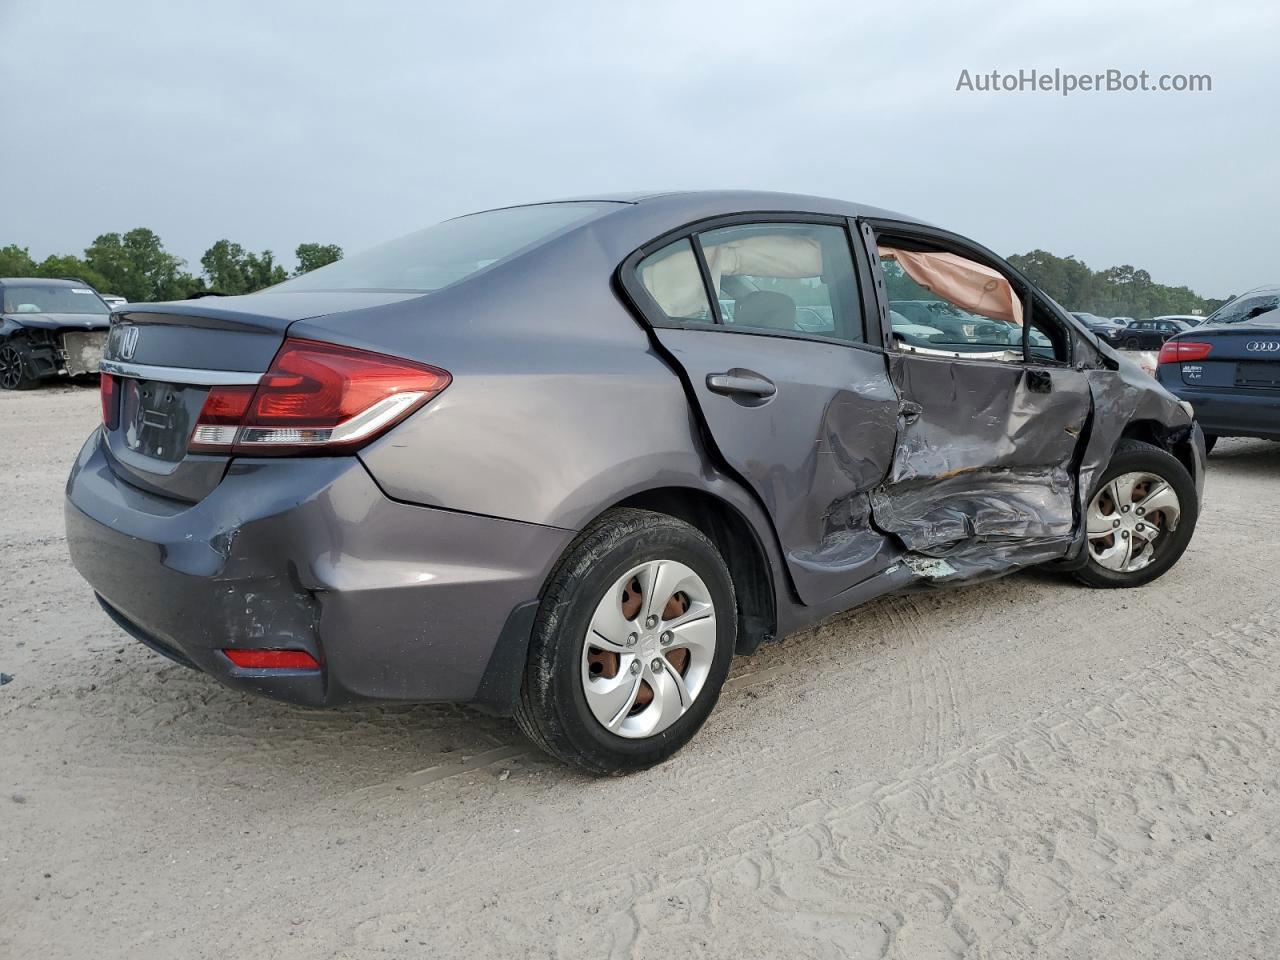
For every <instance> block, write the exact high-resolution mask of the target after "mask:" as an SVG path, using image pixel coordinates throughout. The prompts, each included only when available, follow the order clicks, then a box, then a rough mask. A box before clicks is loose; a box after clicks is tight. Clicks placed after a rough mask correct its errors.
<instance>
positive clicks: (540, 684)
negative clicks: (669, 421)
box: [515, 509, 737, 774]
mask: <svg viewBox="0 0 1280 960" xmlns="http://www.w3.org/2000/svg"><path fill="white" fill-rule="evenodd" d="M736 640H737V604H736V599H735V596H734V590H733V582H732V580H731V579H730V577H729V571H728V568H727V567H726V566H725V563H724V560H723V558H721V556H720V553H719V551H717V550H716V548H715V545H714V544H712V542H711V541H710V540H708V539H707V538H706V537H705V536H704V535H703V534H702V533H701V532H700V531H698V530H696V529H695V528H694V527H691V526H690V525H689V524H687V523H684V522H683V521H680V520H677V519H675V518H674V517H669V516H666V515H664V514H659V513H653V512H650V511H647V510H633V509H618V510H611V511H609V512H608V513H607V514H605V515H604V516H603V517H601V518H600V519H599V520H597V521H596V522H594V523H593V524H591V525H590V526H589V527H587V528H586V529H585V530H583V531H582V533H581V534H579V535H578V538H577V539H576V540H575V541H574V542H573V543H572V544H571V545H570V546H569V548H568V550H566V551H565V555H564V556H563V557H562V558H561V560H560V562H559V563H558V564H557V565H556V568H555V570H554V571H553V572H552V574H551V577H550V579H549V580H548V583H547V586H546V589H545V590H544V591H543V595H542V602H541V605H540V607H539V609H538V615H537V618H536V620H535V621H534V627H533V635H532V637H531V638H530V644H529V659H528V663H527V665H526V668H525V675H524V682H523V684H522V686H521V690H520V698H519V701H518V702H517V705H516V712H515V716H516V721H517V722H518V723H519V725H520V728H521V729H522V730H523V731H524V732H525V734H526V735H528V737H529V738H530V739H531V740H533V742H534V743H536V744H537V745H538V746H540V747H542V749H544V750H546V751H547V752H548V753H550V754H551V755H553V756H555V757H557V758H559V759H560V760H563V761H564V762H566V763H570V764H573V765H575V766H579V767H582V768H583V769H586V770H588V771H590V772H592V773H596V774H624V773H630V772H633V771H636V770H643V769H645V768H647V767H651V766H653V765H654V764H656V763H660V762H662V761H663V760H665V759H667V758H668V757H670V756H671V755H672V754H674V753H675V752H676V751H677V750H679V749H680V748H681V747H683V746H684V745H685V744H686V743H688V742H689V740H690V739H692V737H693V735H694V734H695V733H697V732H698V729H699V728H700V727H701V726H702V724H703V722H704V721H705V720H706V719H707V716H708V715H709V714H710V713H711V710H712V708H713V707H715V704H716V700H717V699H718V698H719V696H720V688H721V687H722V686H723V684H724V681H725V678H726V677H727V676H728V673H729V663H730V661H731V660H732V658H733V650H734V645H735V643H736Z"/></svg>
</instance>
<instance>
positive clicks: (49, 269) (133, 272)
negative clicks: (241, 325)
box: [0, 227, 342, 303]
mask: <svg viewBox="0 0 1280 960" xmlns="http://www.w3.org/2000/svg"><path fill="white" fill-rule="evenodd" d="M294 256H295V257H296V258H297V261H298V266H297V269H295V270H294V271H293V273H292V274H291V273H290V272H289V271H288V270H287V269H286V268H285V266H284V265H283V264H281V263H278V262H276V259H275V254H273V253H272V252H271V251H270V250H263V251H262V252H261V253H254V252H252V251H250V250H246V249H245V248H244V247H243V246H241V245H240V244H238V243H234V242H232V241H230V240H219V241H218V242H217V243H215V244H214V245H213V246H211V247H210V248H209V249H208V250H206V251H205V252H204V256H202V257H201V258H200V266H201V268H202V269H201V272H200V273H199V274H193V273H191V272H189V271H188V270H187V263H186V261H185V260H183V259H182V258H181V257H179V256H176V255H175V254H172V253H170V252H169V251H167V250H166V249H165V248H164V244H163V243H161V241H160V237H159V236H157V235H156V233H155V231H154V230H149V229H147V228H146V227H137V228H135V229H133V230H130V231H129V232H128V233H123V234H121V233H104V234H102V235H101V236H100V237H98V238H97V239H96V240H94V241H93V243H91V244H89V246H87V247H85V249H84V254H83V255H82V256H75V255H74V254H51V255H50V256H47V257H45V258H44V259H43V260H40V261H36V260H35V259H34V258H33V257H32V256H31V254H30V252H29V251H28V249H27V248H26V247H20V246H18V245H17V244H14V243H11V244H9V245H8V246H5V247H0V277H50V278H56V277H74V278H76V279H77V280H82V281H84V282H85V283H87V284H88V285H89V286H91V287H93V288H94V289H95V290H97V291H98V292H99V293H112V294H116V295H117V296H121V297H124V298H125V299H126V300H128V301H129V302H130V303H140V302H146V301H155V300H186V299H189V298H190V297H193V296H196V295H198V294H206V293H221V294H226V295H228V296H234V295H235V294H241V293H253V292H254V291H255V290H261V289H262V288H263V287H269V286H272V285H274V284H277V283H281V282H282V281H285V280H288V279H289V277H290V276H295V277H296V276H299V275H300V274H304V273H307V272H309V271H311V270H315V269H316V268H317V267H323V266H324V265H325V264H327V263H333V262H334V261H335V260H341V259H342V248H341V247H340V246H338V245H337V244H333V243H301V244H298V247H297V249H296V250H295V251H294Z"/></svg>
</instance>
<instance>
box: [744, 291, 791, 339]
mask: <svg viewBox="0 0 1280 960" xmlns="http://www.w3.org/2000/svg"><path fill="white" fill-rule="evenodd" d="M733 322H734V323H735V324H737V325H739V326H744V327H766V328H768V329H770V330H795V329H796V302H795V301H794V300H792V299H791V298H790V297H788V296H787V295H786V294H785V293H777V292H775V291H773V290H753V291H752V292H751V293H748V294H747V295H746V296H745V297H743V298H742V299H740V300H739V301H738V302H737V305H736V306H735V307H734V308H733Z"/></svg>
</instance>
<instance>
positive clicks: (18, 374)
mask: <svg viewBox="0 0 1280 960" xmlns="http://www.w3.org/2000/svg"><path fill="white" fill-rule="evenodd" d="M22 374H23V370H22V355H21V354H20V353H18V351H17V349H16V348H14V347H13V346H5V347H0V387H2V388H4V389H5V390H16V389H18V385H19V384H20V383H22Z"/></svg>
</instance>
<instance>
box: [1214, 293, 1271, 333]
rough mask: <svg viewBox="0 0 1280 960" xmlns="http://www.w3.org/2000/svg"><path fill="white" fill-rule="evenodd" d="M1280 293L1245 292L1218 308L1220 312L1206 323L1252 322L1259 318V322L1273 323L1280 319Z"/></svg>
mask: <svg viewBox="0 0 1280 960" xmlns="http://www.w3.org/2000/svg"><path fill="white" fill-rule="evenodd" d="M1277 309H1280V294H1277V293H1274V292H1271V293H1265V294H1247V293H1246V294H1243V295H1241V296H1239V297H1236V298H1235V299H1234V300H1232V301H1231V302H1230V303H1228V304H1226V305H1225V306H1223V307H1220V308H1219V309H1218V312H1217V313H1215V314H1213V316H1211V317H1209V319H1208V320H1206V321H1205V325H1206V326H1208V325H1209V324H1219V323H1250V322H1252V321H1255V320H1259V318H1264V319H1262V320H1260V321H1259V322H1261V323H1264V324H1273V323H1275V322H1276V321H1277V320H1280V314H1277V313H1276V312H1275V311H1276V310H1277Z"/></svg>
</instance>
